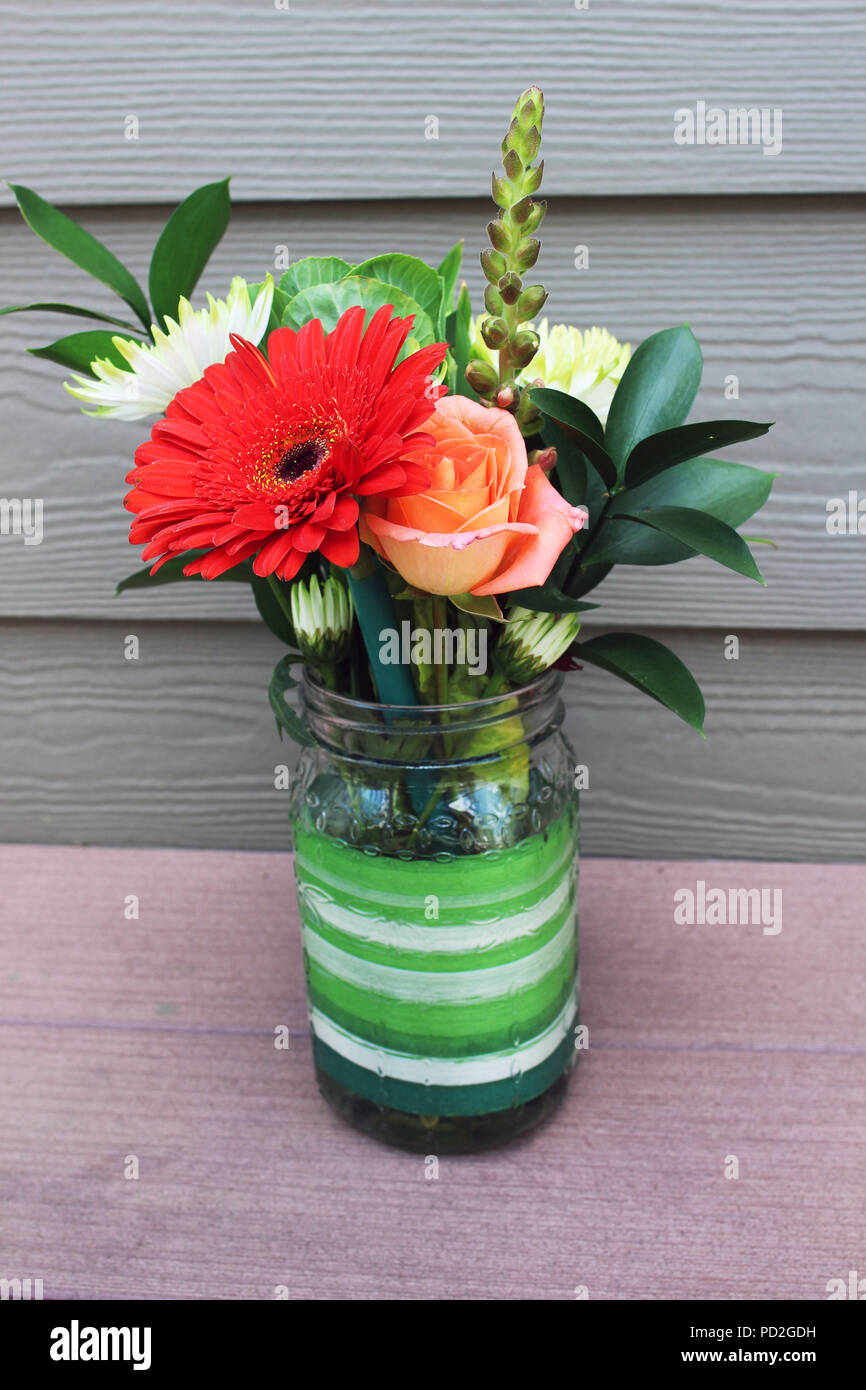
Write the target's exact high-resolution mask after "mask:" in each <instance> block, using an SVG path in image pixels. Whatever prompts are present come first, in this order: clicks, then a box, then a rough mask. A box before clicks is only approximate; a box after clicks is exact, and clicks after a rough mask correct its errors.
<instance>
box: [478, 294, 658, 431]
mask: <svg viewBox="0 0 866 1390" xmlns="http://www.w3.org/2000/svg"><path fill="white" fill-rule="evenodd" d="M479 322H480V321H479V320H474V321H473V323H472V330H471V331H472V351H473V355H474V356H476V357H481V358H483V359H484V361H486V362H491V363H493V365H494V366H496V364H497V358H498V353H492V352H491V351H490V349H489V348H488V347H487V345H486V344H485V342H484V339H483V338H482V336H481V334H480V333H479V332H478V323H479ZM527 327H529V328H533V327H534V328H535V331H536V332H537V334H538V336H539V338H540V340H541V341H540V343H539V348H538V352H537V353H536V354H535V356H534V357H533V359H532V361H531V362H530V364H529V366H528V367H526V368H524V370H523V371H522V372H520V373H519V374H518V377H517V380H518V382H519V383H520V385H522V386H525V385H528V384H530V383H535V384H536V385H538V384H539V382H540V383H541V384H542V385H544V386H552V387H553V388H554V389H555V390H557V391H565V392H566V394H567V395H569V396H577V398H578V400H581V401H583V402H584V403H585V404H586V405H588V406H589V408H590V410H593V411H594V412H595V414H596V415H597V416H598V418H599V420H601V422H602V424H604V422H605V421H606V420H607V412H608V411H609V410H610V403H611V401H612V400H613V393H614V391H615V390H616V388H617V386H618V385H619V383H620V378H621V377H622V374H623V372H624V371H625V369H626V367H627V366H628V362H629V358H630V357H631V344H630V343H625V344H623V343H620V342H619V341H618V340H617V339H616V338H615V337H614V336H613V334H612V333H608V331H607V329H606V328H588V329H587V330H586V332H584V333H581V331H580V329H579V328H571V327H570V326H569V325H568V324H565V323H556V324H554V325H553V327H552V328H549V327H548V323H547V319H542V320H541V322H540V323H539V324H538V325H537V326H536V325H534V324H528V325H527Z"/></svg>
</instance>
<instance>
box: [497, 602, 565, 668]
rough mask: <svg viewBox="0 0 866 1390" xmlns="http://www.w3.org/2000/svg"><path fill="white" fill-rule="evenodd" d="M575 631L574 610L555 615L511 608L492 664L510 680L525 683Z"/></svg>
mask: <svg viewBox="0 0 866 1390" xmlns="http://www.w3.org/2000/svg"><path fill="white" fill-rule="evenodd" d="M579 630H580V619H579V618H578V616H577V614H576V613H566V614H563V616H562V617H558V616H557V614H556V613H532V612H530V610H529V609H528V608H512V610H511V612H510V614H509V617H508V622H507V623H506V625H505V630H504V632H503V633H502V636H501V637H500V638H499V641H498V642H497V644H496V652H495V655H494V661H495V664H496V666H497V668H498V669H499V670H500V671H501V672H502V673H503V675H505V676H507V677H508V679H509V680H510V681H512V682H514V683H516V684H518V685H525V684H526V682H527V681H531V680H534V679H535V677H536V676H540V675H541V673H542V672H543V671H546V670H547V669H548V667H550V666H552V665H553V663H554V662H555V661H558V660H559V658H560V657H561V656H562V655H563V654H564V653H565V652H567V651H568V648H569V647H570V646H571V644H572V642H573V641H574V639H575V637H576V636H577V634H578V631H579Z"/></svg>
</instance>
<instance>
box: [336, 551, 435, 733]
mask: <svg viewBox="0 0 866 1390" xmlns="http://www.w3.org/2000/svg"><path fill="white" fill-rule="evenodd" d="M347 578H348V581H349V589H350V590H351V594H352V602H353V603H354V605H355V612H356V613H357V615H358V626H359V627H360V629H361V636H362V637H363V639H364V646H365V648H366V651H367V658H368V660H369V662H370V670H371V672H372V676H373V684H374V685H375V687H376V693H377V695H378V697H379V700H380V702H381V703H382V704H383V705H417V704H418V695H417V692H416V690H415V686H414V684H413V682H412V677H411V675H410V673H409V671H408V669H407V668H406V667H405V666H402V665H399V664H396V665H393V666H390V665H389V666H386V665H384V664H383V662H382V661H381V659H380V656H379V650H380V644H381V642H382V633H383V632H385V631H386V630H387V629H388V628H393V629H394V630H395V631H396V630H397V627H398V625H397V615H396V613H395V612H394V604H393V602H392V599H391V594H390V592H389V590H388V585H387V583H386V581H385V575H384V573H383V572H382V567H381V565H380V564H379V561H378V558H377V557H376V555H375V553H374V551H372V550H371V549H370V548H369V546H366V545H362V546H361V553H360V555H359V556H358V561H357V564H355V565H353V566H352V568H351V569H350V570H348V571H347Z"/></svg>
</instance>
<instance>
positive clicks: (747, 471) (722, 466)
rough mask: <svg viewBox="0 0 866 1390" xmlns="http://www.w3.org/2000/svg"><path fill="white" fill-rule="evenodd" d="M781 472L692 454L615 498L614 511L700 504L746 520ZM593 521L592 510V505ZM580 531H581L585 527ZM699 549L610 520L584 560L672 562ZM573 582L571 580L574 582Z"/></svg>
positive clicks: (731, 520) (726, 517) (722, 517)
mask: <svg viewBox="0 0 866 1390" xmlns="http://www.w3.org/2000/svg"><path fill="white" fill-rule="evenodd" d="M774 477H775V474H773V473H766V472H764V470H763V469H760V468H752V467H751V465H749V464H745V463H731V462H730V460H728V459H718V458H711V459H690V460H689V461H688V462H686V463H680V464H677V465H676V467H675V468H670V469H668V470H667V471H666V472H664V473H658V474H656V476H655V477H654V478H651V479H650V481H649V482H647V483H641V484H640V486H639V487H634V488H627V489H626V490H625V491H623V492H619V493H617V495H616V496H615V497H614V498H612V500H611V503H610V507H609V509H608V516H609V517H610V518H613V517H615V516H616V515H617V514H618V513H620V512H622V511H634V510H638V509H641V508H644V507H694V508H695V509H697V510H698V511H702V512H707V513H708V514H709V515H710V516H715V517H718V519H719V521H726V522H727V523H728V525H729V526H733V527H735V528H736V527H738V526H742V524H743V522H744V521H747V520H748V519H749V517H750V516H752V515H753V514H754V513H755V512H756V511H759V510H760V508H761V507H763V505H764V503H765V502H766V500H767V498H768V496H769V495H770V489H771V487H772V486H773V480H774ZM590 524H592V510H591V509H590ZM579 534H580V533H579ZM695 553H696V552H695V551H694V550H692V549H691V548H690V547H689V546H686V545H681V544H680V542H679V541H675V540H672V539H671V538H670V537H669V536H663V535H662V534H661V532H654V531H652V530H651V529H650V528H649V527H647V526H642V525H641V524H640V523H639V522H634V521H621V522H616V523H614V522H613V521H612V520H607V519H606V520H605V521H604V522H603V523H602V526H601V528H600V529H599V531H598V532H597V533H593V536H592V540H591V544H590V545H588V546H587V549H586V551H585V553H584V556H583V557H582V558H583V563H585V564H589V565H591V566H593V567H595V566H596V565H612V564H617V565H672V564H676V563H677V562H679V561H681V560H688V559H690V558H691V557H692V556H693V555H694V554H695ZM569 587H571V586H569Z"/></svg>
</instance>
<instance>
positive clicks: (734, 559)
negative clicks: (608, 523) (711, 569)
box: [623, 507, 764, 584]
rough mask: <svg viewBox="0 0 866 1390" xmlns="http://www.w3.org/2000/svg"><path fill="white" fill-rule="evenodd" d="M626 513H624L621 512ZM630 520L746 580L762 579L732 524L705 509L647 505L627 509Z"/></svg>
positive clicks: (759, 580) (761, 581)
mask: <svg viewBox="0 0 866 1390" xmlns="http://www.w3.org/2000/svg"><path fill="white" fill-rule="evenodd" d="M623 515H626V513H623ZM627 515H628V516H629V518H630V519H631V520H632V521H640V522H642V523H643V524H644V525H646V526H652V527H653V528H654V530H656V531H661V533H662V535H665V536H670V537H671V539H672V540H675V541H680V542H681V544H683V545H687V546H689V547H690V548H691V549H692V550H695V551H697V552H698V554H700V555H706V556H708V557H709V559H711V560H716V561H717V562H718V564H720V565H724V566H725V567H726V568H727V569H729V570H734V571H735V572H736V573H737V574H742V575H745V577H746V578H747V579H755V580H757V582H758V583H759V584H763V583H764V581H763V579H762V578H761V572H760V570H759V569H758V566H757V565H756V564H755V559H754V556H753V555H752V552H751V551H750V549H749V547H748V546H747V545H746V542H745V541H744V540H743V538H742V536H740V535H738V534H737V532H736V531H735V530H734V529H733V527H732V526H728V525H727V523H726V522H724V521H719V520H718V518H717V517H714V516H708V515H707V513H706V512H699V511H695V510H694V508H692V507H648V508H646V509H645V510H643V511H639V512H629V513H628V514H627Z"/></svg>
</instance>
